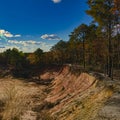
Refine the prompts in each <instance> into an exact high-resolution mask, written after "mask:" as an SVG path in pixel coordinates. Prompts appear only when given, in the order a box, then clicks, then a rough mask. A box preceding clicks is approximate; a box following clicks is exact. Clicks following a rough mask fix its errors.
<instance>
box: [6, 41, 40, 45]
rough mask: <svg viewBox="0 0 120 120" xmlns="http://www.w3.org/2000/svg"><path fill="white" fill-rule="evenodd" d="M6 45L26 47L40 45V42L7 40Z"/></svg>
mask: <svg viewBox="0 0 120 120" xmlns="http://www.w3.org/2000/svg"><path fill="white" fill-rule="evenodd" d="M8 43H11V44H18V45H23V46H28V45H30V44H31V45H40V44H41V42H38V41H34V40H28V41H22V40H21V41H18V40H8Z"/></svg>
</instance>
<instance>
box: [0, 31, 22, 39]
mask: <svg viewBox="0 0 120 120" xmlns="http://www.w3.org/2000/svg"><path fill="white" fill-rule="evenodd" d="M0 36H4V37H7V38H12V37H21V35H19V34H18V35H13V34H11V33H10V32H8V31H6V30H3V29H0Z"/></svg>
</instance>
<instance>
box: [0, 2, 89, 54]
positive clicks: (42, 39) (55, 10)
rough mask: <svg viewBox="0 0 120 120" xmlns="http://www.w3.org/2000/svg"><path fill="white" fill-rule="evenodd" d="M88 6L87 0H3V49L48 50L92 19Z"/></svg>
mask: <svg viewBox="0 0 120 120" xmlns="http://www.w3.org/2000/svg"><path fill="white" fill-rule="evenodd" d="M87 9H88V6H87V4H86V0H1V1H0V51H4V50H5V49H8V48H13V47H16V48H18V49H19V50H22V51H24V52H33V51H35V50H36V49H37V48H41V49H43V50H44V51H48V50H49V49H50V48H51V47H52V46H53V45H54V44H56V43H57V42H58V41H59V40H61V39H62V40H65V41H67V40H68V39H69V37H68V36H69V34H70V32H72V31H73V29H74V28H75V27H77V26H78V25H80V24H81V23H86V24H89V23H90V21H91V17H90V16H88V15H86V13H85V10H87Z"/></svg>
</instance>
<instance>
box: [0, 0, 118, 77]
mask: <svg viewBox="0 0 120 120" xmlns="http://www.w3.org/2000/svg"><path fill="white" fill-rule="evenodd" d="M88 5H89V10H87V11H86V13H87V14H88V15H91V16H92V17H93V21H92V22H91V24H90V25H86V24H81V25H79V26H78V27H76V28H75V29H74V30H73V32H71V34H70V35H69V40H68V41H63V40H61V41H59V42H58V43H57V44H56V45H54V46H53V47H52V48H51V50H50V51H49V52H43V50H41V49H40V48H38V49H37V50H36V51H35V52H33V53H23V52H21V51H19V50H18V49H16V48H13V49H12V50H11V49H8V50H6V51H5V52H3V53H0V64H1V65H4V66H7V67H9V68H12V69H14V70H18V71H20V70H23V69H25V68H26V69H30V67H31V66H32V67H35V66H36V67H41V68H42V67H44V66H48V65H55V64H56V65H63V64H78V65H80V66H82V67H83V69H89V70H97V71H100V72H105V73H106V74H107V75H108V76H109V77H112V76H113V70H114V69H115V70H117V69H118V70H119V69H120V1H119V0H88Z"/></svg>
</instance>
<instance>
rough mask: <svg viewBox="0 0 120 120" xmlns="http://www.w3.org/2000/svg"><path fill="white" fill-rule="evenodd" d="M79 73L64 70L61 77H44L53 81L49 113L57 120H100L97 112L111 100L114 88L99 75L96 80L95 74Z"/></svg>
mask: <svg viewBox="0 0 120 120" xmlns="http://www.w3.org/2000/svg"><path fill="white" fill-rule="evenodd" d="M75 71H76V72H75ZM77 71H78V70H75V69H73V67H70V66H65V67H63V69H62V70H60V71H59V72H58V73H55V72H51V73H45V74H44V75H41V78H42V79H43V80H46V79H48V78H50V79H54V80H53V81H52V84H51V86H50V88H49V91H50V92H49V94H48V95H47V97H46V99H45V101H46V102H47V103H49V106H50V109H49V112H50V113H51V114H52V115H53V116H56V117H57V119H58V120H66V119H67V120H76V119H77V120H90V119H96V117H98V118H97V119H99V114H98V111H99V110H100V109H101V108H102V107H103V106H104V103H105V102H106V101H107V99H108V98H110V97H111V96H112V94H113V85H111V81H110V80H109V79H106V78H105V77H103V76H102V75H100V74H98V75H97V77H95V76H94V75H96V74H94V75H93V74H92V75H90V74H88V73H78V72H77ZM101 76H102V77H101ZM99 78H100V79H99Z"/></svg>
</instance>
